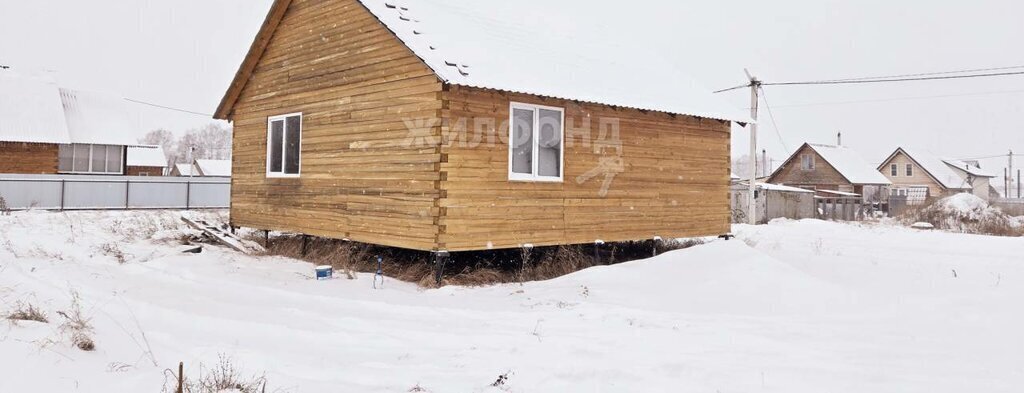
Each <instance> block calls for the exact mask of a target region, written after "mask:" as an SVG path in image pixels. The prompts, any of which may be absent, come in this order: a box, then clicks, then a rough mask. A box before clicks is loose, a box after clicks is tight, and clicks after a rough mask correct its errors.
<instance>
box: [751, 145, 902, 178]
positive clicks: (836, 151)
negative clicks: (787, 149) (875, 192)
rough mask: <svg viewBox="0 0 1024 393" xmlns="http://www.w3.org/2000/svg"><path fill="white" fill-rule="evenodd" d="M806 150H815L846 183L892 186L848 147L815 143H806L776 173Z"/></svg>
mask: <svg viewBox="0 0 1024 393" xmlns="http://www.w3.org/2000/svg"><path fill="white" fill-rule="evenodd" d="M805 148H808V149H811V150H813V151H814V152H815V153H817V154H818V155H819V156H821V158H822V159H823V160H825V162H827V163H828V164H829V165H831V166H832V167H833V168H835V170H836V171H837V172H839V175H840V176H842V177H843V178H844V179H846V181H848V182H850V183H852V184H871V185H888V184H892V182H891V181H889V179H888V178H886V177H885V176H883V175H882V174H881V173H880V172H878V170H876V169H875V167H874V166H873V165H871V164H868V162H867V161H864V158H862V157H861V156H860V154H857V152H856V151H854V150H853V149H850V148H848V147H846V146H833V145H821V144H814V143H804V144H803V145H801V146H800V148H798V149H796V151H794V152H793V154H792V155H790V156H789V158H788V159H786V162H785V163H783V164H782V165H780V166H779V167H778V168H777V169H776V170H775V173H773V174H772V176H771V177H774V176H775V174H777V173H779V171H781V170H782V168H785V167H786V166H787V165H789V163H790V162H792V161H793V160H794V158H796V156H797V155H798V154H800V152H801V151H803V150H804V149H805Z"/></svg>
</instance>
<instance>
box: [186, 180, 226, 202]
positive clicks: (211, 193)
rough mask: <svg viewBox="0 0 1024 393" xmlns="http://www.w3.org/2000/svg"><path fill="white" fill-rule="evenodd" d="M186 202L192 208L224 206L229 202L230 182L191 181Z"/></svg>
mask: <svg viewBox="0 0 1024 393" xmlns="http://www.w3.org/2000/svg"><path fill="white" fill-rule="evenodd" d="M188 203H189V206H190V207H194V208H214V207H225V206H229V205H230V204H231V183H219V184H218V183H193V184H192V188H191V190H190V192H189V196H188Z"/></svg>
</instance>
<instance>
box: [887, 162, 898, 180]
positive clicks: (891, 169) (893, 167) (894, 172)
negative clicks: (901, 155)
mask: <svg viewBox="0 0 1024 393" xmlns="http://www.w3.org/2000/svg"><path fill="white" fill-rule="evenodd" d="M889 174H890V175H892V176H893V177H896V176H899V175H900V166H899V165H896V164H892V165H890V166H889Z"/></svg>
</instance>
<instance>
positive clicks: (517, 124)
mask: <svg viewBox="0 0 1024 393" xmlns="http://www.w3.org/2000/svg"><path fill="white" fill-rule="evenodd" d="M510 109H511V110H510V111H511V116H510V117H511V119H510V120H509V124H510V127H509V149H508V150H509V151H508V154H509V160H508V162H509V166H508V178H509V180H517V181H553V182H560V181H562V177H563V176H562V171H563V170H564V162H563V159H564V157H565V149H564V143H563V142H562V141H563V140H564V139H565V126H564V125H565V111H564V110H562V108H554V107H547V106H539V105H529V104H520V103H512V105H511V108H510Z"/></svg>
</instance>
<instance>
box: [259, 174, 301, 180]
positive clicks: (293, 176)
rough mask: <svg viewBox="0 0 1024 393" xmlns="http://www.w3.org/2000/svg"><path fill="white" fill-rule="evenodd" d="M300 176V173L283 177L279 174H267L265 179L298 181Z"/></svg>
mask: <svg viewBox="0 0 1024 393" xmlns="http://www.w3.org/2000/svg"><path fill="white" fill-rule="evenodd" d="M300 176H302V174H301V173H300V174H296V175H283V174H280V173H277V174H273V173H268V174H267V179H298V178H299V177H300Z"/></svg>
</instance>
